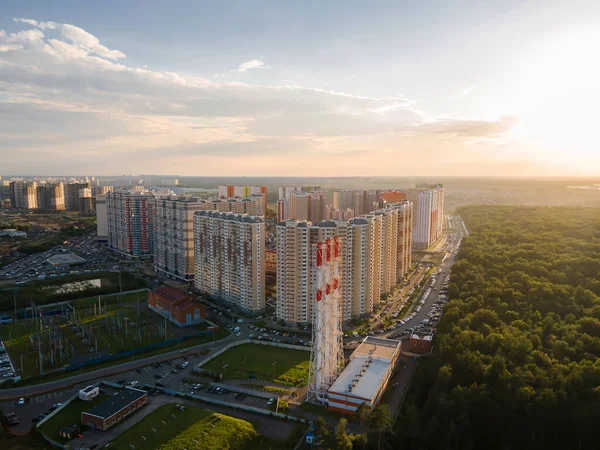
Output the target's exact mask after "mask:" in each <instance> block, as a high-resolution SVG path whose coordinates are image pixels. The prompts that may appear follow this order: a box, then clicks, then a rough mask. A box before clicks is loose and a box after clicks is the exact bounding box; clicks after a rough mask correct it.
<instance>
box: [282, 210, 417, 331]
mask: <svg viewBox="0 0 600 450" xmlns="http://www.w3.org/2000/svg"><path fill="white" fill-rule="evenodd" d="M411 211H412V205H411V203H410V202H402V203H399V204H393V205H389V206H388V207H387V208H384V209H381V210H376V211H373V212H372V213H371V214H365V215H362V216H360V217H356V218H353V219H350V220H330V221H323V222H317V223H315V224H311V223H310V222H307V221H300V220H287V221H284V222H280V223H279V224H278V225H277V231H276V250H277V303H276V316H277V318H278V319H280V320H283V321H285V322H286V323H290V324H295V323H301V324H305V323H309V322H310V321H311V317H312V316H311V314H312V306H311V305H312V303H313V302H312V300H311V299H312V296H313V294H314V292H313V285H314V280H313V277H314V271H313V269H314V261H313V260H312V258H311V254H312V252H311V249H312V246H313V245H315V243H316V242H319V241H324V240H327V239H329V238H331V237H338V238H339V241H340V251H341V261H342V262H341V274H342V275H341V287H340V293H341V302H342V316H343V320H344V321H349V320H351V319H352V318H353V317H364V316H369V315H371V314H372V313H373V309H374V308H375V307H376V306H377V305H378V304H379V302H380V300H381V297H382V295H385V294H389V293H390V292H391V291H392V290H393V288H394V287H395V286H396V285H397V284H398V283H399V282H400V281H401V280H402V278H403V277H404V276H405V275H406V273H407V272H408V269H409V268H410V263H411V252H412V249H411V247H410V238H409V235H410V233H407V232H408V231H409V230H410V228H409V227H410V212H411Z"/></svg>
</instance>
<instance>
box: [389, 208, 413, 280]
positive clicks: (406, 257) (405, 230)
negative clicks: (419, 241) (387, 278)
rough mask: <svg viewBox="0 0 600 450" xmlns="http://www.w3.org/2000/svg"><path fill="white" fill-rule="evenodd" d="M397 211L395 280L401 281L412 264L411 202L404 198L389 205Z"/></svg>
mask: <svg viewBox="0 0 600 450" xmlns="http://www.w3.org/2000/svg"><path fill="white" fill-rule="evenodd" d="M390 207H391V208H394V209H396V210H397V211H398V241H397V244H398V246H397V249H398V257H397V265H396V282H397V283H399V282H400V281H402V278H404V276H405V275H406V274H407V273H408V271H409V270H410V266H411V265H412V235H413V233H412V224H413V203H412V202H410V201H408V200H404V201H402V202H399V203H394V204H392V205H390Z"/></svg>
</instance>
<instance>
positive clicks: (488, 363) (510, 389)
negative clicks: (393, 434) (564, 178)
mask: <svg viewBox="0 0 600 450" xmlns="http://www.w3.org/2000/svg"><path fill="white" fill-rule="evenodd" d="M459 214H460V215H461V216H462V217H463V219H464V221H465V223H466V225H467V229H468V230H469V232H470V233H471V235H470V236H469V237H468V238H465V239H464V240H463V245H462V248H461V250H460V252H459V256H458V260H457V263H456V264H455V265H454V267H453V268H452V276H451V284H450V286H449V289H448V292H449V296H450V301H449V302H448V304H447V307H446V310H445V313H444V316H443V318H442V321H441V323H440V325H439V328H438V332H439V333H438V338H437V340H436V344H435V351H436V355H437V356H436V361H433V362H430V363H429V364H428V368H429V373H426V372H424V371H423V370H421V371H420V372H417V375H419V374H420V376H421V377H420V379H419V377H415V383H416V384H417V386H416V389H417V391H420V393H421V395H420V399H419V400H417V402H416V403H415V404H414V405H407V407H406V408H405V411H404V413H403V415H402V417H401V420H402V421H403V424H402V425H401V428H402V429H401V430H400V432H399V433H398V436H399V442H398V443H399V444H401V443H403V444H404V446H405V447H409V448H429V449H450V448H457V449H467V450H468V449H471V448H485V449H503V450H504V449H521V448H526V449H538V448H539V449H554V448H557V449H561V450H563V449H597V448H600V430H599V428H598V423H600V210H598V209H590V208H548V207H499V206H490V207H487V206H482V207H466V208H463V209H462V210H460V211H459ZM419 384H421V386H419Z"/></svg>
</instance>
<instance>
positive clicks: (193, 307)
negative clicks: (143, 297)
mask: <svg viewBox="0 0 600 450" xmlns="http://www.w3.org/2000/svg"><path fill="white" fill-rule="evenodd" d="M148 308H149V309H151V310H152V311H154V312H155V313H157V314H160V315H161V316H163V317H165V318H166V319H167V320H169V322H172V323H174V324H175V325H177V326H178V327H187V326H190V325H198V324H199V323H202V322H204V320H205V319H206V308H205V306H204V305H202V304H199V303H194V302H193V301H192V297H191V296H189V295H188V294H187V293H185V292H183V291H180V290H179V289H175V288H172V287H159V288H156V289H154V290H153V291H152V292H148Z"/></svg>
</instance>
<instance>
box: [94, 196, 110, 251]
mask: <svg viewBox="0 0 600 450" xmlns="http://www.w3.org/2000/svg"><path fill="white" fill-rule="evenodd" d="M96 226H97V241H98V244H101V245H108V211H107V209H106V195H98V196H97V197H96Z"/></svg>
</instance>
